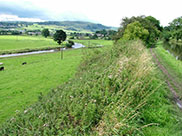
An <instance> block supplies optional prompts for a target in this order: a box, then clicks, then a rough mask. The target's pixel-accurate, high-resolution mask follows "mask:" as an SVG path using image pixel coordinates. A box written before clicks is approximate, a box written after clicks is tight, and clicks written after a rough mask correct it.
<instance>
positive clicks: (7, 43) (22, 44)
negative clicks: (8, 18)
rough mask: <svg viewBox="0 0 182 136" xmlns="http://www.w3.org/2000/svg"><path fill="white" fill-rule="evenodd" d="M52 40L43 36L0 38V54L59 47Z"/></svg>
mask: <svg viewBox="0 0 182 136" xmlns="http://www.w3.org/2000/svg"><path fill="white" fill-rule="evenodd" d="M58 46H59V45H58V44H57V43H56V42H54V40H53V39H51V38H44V37H42V36H9V35H8V36H0V54H2V53H5V52H8V51H9V52H15V51H17V50H27V49H37V48H47V47H58Z"/></svg>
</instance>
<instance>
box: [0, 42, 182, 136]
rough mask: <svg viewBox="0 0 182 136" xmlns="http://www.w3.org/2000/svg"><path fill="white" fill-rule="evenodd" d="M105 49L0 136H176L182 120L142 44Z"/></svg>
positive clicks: (135, 43)
mask: <svg viewBox="0 0 182 136" xmlns="http://www.w3.org/2000/svg"><path fill="white" fill-rule="evenodd" d="M107 49H108V50H104V51H103V52H100V51H99V50H100V49H99V50H97V49H95V50H94V53H93V54H92V56H91V57H90V56H89V55H87V56H85V57H86V58H85V60H84V61H83V62H82V63H81V65H80V67H79V70H78V71H77V74H76V76H75V77H74V78H73V79H71V80H70V81H69V82H67V83H66V84H63V85H62V86H60V87H59V88H55V89H53V90H52V91H51V92H49V94H48V95H47V96H44V97H41V99H39V101H37V102H36V103H35V104H34V105H31V107H29V108H27V109H26V110H24V112H20V113H17V114H16V116H15V117H14V118H12V119H11V120H9V121H7V122H6V123H5V124H3V126H2V127H1V129H0V135H137V136H140V135H141V136H143V135H147V136H154V135H156V136H180V135H181V134H182V133H181V130H182V128H181V125H180V124H181V120H180V119H178V118H177V117H176V114H175V113H174V111H173V105H172V104H171V103H170V101H169V100H168V99H167V97H168V92H167V91H168V90H167V89H166V86H165V85H163V82H162V81H161V80H160V79H158V78H157V76H156V75H158V72H157V71H156V68H155V66H154V65H153V64H152V63H151V61H152V60H151V56H150V54H149V52H148V51H147V49H145V48H144V46H143V45H142V43H141V42H138V41H137V42H128V43H122V42H119V43H117V44H116V45H114V46H113V48H112V49H109V48H107ZM176 126H177V127H176ZM154 131H155V132H154Z"/></svg>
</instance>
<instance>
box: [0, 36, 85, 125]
mask: <svg viewBox="0 0 182 136" xmlns="http://www.w3.org/2000/svg"><path fill="white" fill-rule="evenodd" d="M4 38H5V37H4ZM11 38H13V37H11ZM14 38H15V37H14ZM21 38H22V37H21ZM26 38H27V40H28V39H29V38H28V37H25V39H26ZM32 39H33V38H32ZM32 39H31V38H30V40H32ZM33 40H35V41H36V38H35V39H33ZM45 41H46V40H45ZM25 42H26V40H25ZM38 42H39V40H38ZM35 43H36V42H35ZM36 44H37V43H36ZM39 44H40V45H41V43H39ZM32 46H35V45H33V44H32ZM22 47H23V45H22ZM10 48H11V47H10ZM81 56H82V53H81V50H70V51H65V52H64V59H63V60H61V59H60V53H49V54H41V55H31V56H23V57H15V58H6V59H0V62H3V63H4V67H5V71H0V123H2V122H3V121H5V120H6V119H8V118H10V117H11V116H12V115H14V114H15V111H16V110H22V109H23V107H27V106H28V105H30V104H32V103H34V102H35V101H36V100H37V98H38V96H39V95H40V93H43V94H46V93H47V92H49V91H50V89H51V88H55V87H57V86H59V85H60V84H61V83H63V82H65V81H68V79H69V78H70V77H72V76H73V75H74V73H75V72H76V69H77V66H78V65H79V64H80V60H81ZM22 62H27V64H26V65H22Z"/></svg>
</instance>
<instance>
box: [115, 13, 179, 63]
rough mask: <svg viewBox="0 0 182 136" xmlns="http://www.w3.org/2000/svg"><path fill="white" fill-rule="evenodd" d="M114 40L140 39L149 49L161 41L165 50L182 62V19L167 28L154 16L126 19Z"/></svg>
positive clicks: (175, 20) (176, 20)
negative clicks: (168, 50)
mask: <svg viewBox="0 0 182 136" xmlns="http://www.w3.org/2000/svg"><path fill="white" fill-rule="evenodd" d="M113 39H114V40H115V41H116V42H117V41H118V40H138V39H140V40H142V41H143V42H144V43H145V45H146V46H147V47H155V45H156V43H157V41H158V39H160V40H162V41H163V42H164V47H165V48H168V49H170V50H171V51H173V52H174V53H175V55H176V56H177V58H178V59H181V60H182V17H179V18H176V19H174V20H173V21H172V22H170V23H169V25H168V26H166V27H162V26H161V25H160V21H159V20H157V19H156V18H154V17H152V16H137V17H135V16H133V17H131V18H128V17H125V18H123V19H122V22H121V25H120V27H119V29H118V31H117V33H116V34H115V35H114V37H113Z"/></svg>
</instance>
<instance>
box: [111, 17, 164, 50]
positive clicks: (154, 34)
mask: <svg viewBox="0 0 182 136" xmlns="http://www.w3.org/2000/svg"><path fill="white" fill-rule="evenodd" d="M136 21H138V22H139V23H140V24H141V26H142V27H143V28H144V29H146V30H147V31H148V32H149V35H148V36H147V39H146V40H145V43H146V45H147V46H148V47H151V46H155V44H156V42H157V39H158V37H159V36H160V32H161V31H160V30H159V29H162V27H161V26H160V22H159V21H158V20H157V19H155V18H154V17H152V16H148V17H145V16H137V17H135V16H133V17H131V18H127V17H126V18H123V19H122V22H121V26H120V28H119V29H118V32H117V34H116V35H115V36H114V39H115V41H117V40H119V39H120V38H122V37H123V35H124V33H125V29H126V28H127V26H128V25H129V24H131V23H133V22H136Z"/></svg>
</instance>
